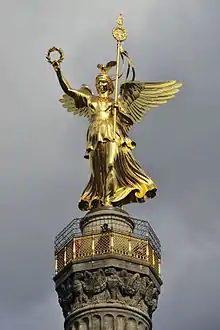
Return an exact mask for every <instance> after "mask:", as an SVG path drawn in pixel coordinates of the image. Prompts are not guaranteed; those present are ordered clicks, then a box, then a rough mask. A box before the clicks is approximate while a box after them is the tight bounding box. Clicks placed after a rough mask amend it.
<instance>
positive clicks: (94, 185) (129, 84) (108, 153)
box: [47, 15, 182, 211]
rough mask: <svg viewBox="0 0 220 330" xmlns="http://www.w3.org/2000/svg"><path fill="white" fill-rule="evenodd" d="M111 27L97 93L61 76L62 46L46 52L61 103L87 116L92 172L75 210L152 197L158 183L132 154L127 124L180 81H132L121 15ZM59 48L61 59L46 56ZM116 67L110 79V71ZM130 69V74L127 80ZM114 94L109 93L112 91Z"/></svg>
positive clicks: (139, 117)
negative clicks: (111, 56)
mask: <svg viewBox="0 0 220 330" xmlns="http://www.w3.org/2000/svg"><path fill="white" fill-rule="evenodd" d="M117 23H118V25H117V26H116V27H115V28H114V29H113V30H112V34H113V36H114V38H115V39H116V41H117V59H116V61H111V62H108V63H107V64H106V65H103V64H99V65H98V69H100V70H101V72H100V74H99V75H98V76H97V77H96V89H97V92H98V95H97V96H96V95H94V93H93V92H92V91H91V89H90V88H89V87H88V86H86V85H82V87H81V88H80V89H79V90H76V89H72V88H71V87H70V85H69V84H68V82H67V81H66V80H65V78H64V77H63V74H62V72H61V67H60V64H61V62H62V60H63V58H64V56H63V52H62V50H61V49H58V48H56V47H53V48H51V49H49V51H48V54H47V59H48V61H49V62H50V63H51V64H52V66H53V68H54V70H55V72H56V74H57V77H58V80H59V83H60V86H61V88H62V89H63V91H64V93H65V94H64V95H63V97H62V98H61V99H60V102H61V103H62V104H63V107H64V108H67V111H68V112H71V113H72V114H74V115H80V116H85V117H87V118H88V119H89V127H88V131H87V148H86V153H85V158H87V159H89V161H90V168H91V177H90V180H89V182H88V184H87V186H86V188H85V190H84V191H83V193H82V195H81V198H80V202H79V209H80V210H82V211H87V210H90V209H92V208H95V207H99V206H104V205H105V206H107V205H108V206H109V205H112V206H120V207H122V206H123V205H125V204H128V203H134V202H144V201H145V200H146V199H147V198H148V199H151V198H153V197H155V196H156V191H157V187H156V184H155V183H154V181H153V180H152V179H151V178H150V177H149V176H148V175H147V174H146V173H145V171H144V170H143V169H142V167H141V166H140V164H139V163H138V162H137V161H136V159H135V158H134V156H133V154H132V150H133V149H134V148H135V146H136V143H135V142H134V141H132V140H131V139H130V138H129V136H128V133H129V130H130V129H131V127H132V126H133V125H134V124H135V123H137V122H140V121H141V120H142V118H143V117H144V114H145V113H146V112H148V111H149V110H151V109H152V108H155V107H157V106H158V105H160V104H164V103H166V102H167V101H168V100H169V99H171V98H173V97H174V96H175V94H176V93H177V92H178V91H179V88H180V87H181V86H182V84H181V83H178V82H176V81H175V80H170V81H165V82H139V81H136V80H134V78H135V72H134V66H133V64H132V62H131V60H130V57H129V55H128V53H127V52H126V51H125V50H124V49H123V48H122V45H121V43H122V41H124V40H125V39H126V38H127V33H126V31H125V29H124V27H123V18H122V16H121V15H120V16H119V17H118V19H117ZM53 51H58V52H59V54H60V58H59V59H56V60H52V59H51V53H52V52H53ZM120 58H121V59H122V62H123V63H124V60H125V59H126V60H127V62H128V70H127V76H126V81H125V82H123V83H122V84H121V85H120V92H119V93H118V80H119V78H121V76H122V75H123V71H122V73H121V74H119V60H120ZM115 66H116V76H115V78H113V77H111V76H110V75H109V71H110V70H111V69H112V68H113V67H115ZM131 68H132V72H133V77H132V79H131V80H127V78H128V77H129V74H130V69H131ZM113 93H114V98H113V97H111V95H112V94H113Z"/></svg>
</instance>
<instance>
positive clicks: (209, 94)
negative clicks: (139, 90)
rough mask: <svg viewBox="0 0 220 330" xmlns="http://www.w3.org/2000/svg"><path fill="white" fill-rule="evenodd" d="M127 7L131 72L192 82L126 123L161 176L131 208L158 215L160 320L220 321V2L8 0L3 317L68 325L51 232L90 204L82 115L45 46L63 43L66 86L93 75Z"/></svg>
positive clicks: (3, 83) (179, 325)
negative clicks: (83, 197) (67, 106)
mask: <svg viewBox="0 0 220 330" xmlns="http://www.w3.org/2000/svg"><path fill="white" fill-rule="evenodd" d="M121 11H122V12H123V14H124V16H125V26H126V28H127V30H128V34H129V37H128V40H127V41H126V46H125V48H126V49H128V50H129V52H130V54H131V56H132V58H133V60H134V62H135V63H136V68H137V79H138V80H147V81H154V80H169V79H176V80H179V81H183V83H184V88H183V90H182V91H181V93H179V94H178V95H177V97H176V99H175V100H172V101H170V102H169V103H168V104H167V105H166V106H161V107H160V108H157V109H155V110H153V111H152V112H151V113H150V114H149V115H148V116H146V117H145V119H144V120H143V121H142V123H141V124H139V125H138V126H137V127H135V128H134V130H133V132H132V137H133V138H134V140H135V141H136V142H137V148H136V151H135V154H136V156H137V159H138V160H139V161H140V162H141V163H142V164H143V166H144V168H145V169H146V171H147V172H148V173H149V175H150V176H151V177H152V178H153V179H154V180H155V181H156V183H157V185H158V188H159V196H158V197H157V198H156V199H155V200H153V201H150V202H149V203H147V204H143V205H132V206H129V207H128V208H127V210H128V211H129V212H130V214H131V215H132V216H134V217H139V218H142V219H146V220H149V221H150V223H151V224H152V226H153V228H154V229H155V231H156V233H157V234H158V236H159V238H160V240H161V244H162V248H163V265H162V277H163V280H164V285H163V287H162V293H161V296H160V301H159V308H158V310H157V312H156V313H155V315H154V329H156V330H164V329H165V330H177V329H178V330H185V329H190V330H207V329H209V330H219V323H220V313H219V306H220V285H219V272H220V244H219V237H220V224H219V214H220V199H219V196H220V180H219V169H220V147H219V141H220V129H219V126H220V114H219V111H220V110H219V108H220V101H219V77H220V69H219V68H220V37H219V32H218V31H219V29H220V24H219V12H220V2H219V0H185V1H181V0H143V1H142V0H137V1H130V0H126V1H125V0H117V1H116V0H112V1H103V0H102V1H99V0H93V1H88V0H87V1H82V2H81V1H74V0H64V1H58V0H37V1H33V0H32V1H31V0H19V1H18V0H8V1H1V11H0V37H1V42H0V52H1V61H0V70H1V75H0V88H1V106H0V109H1V110H0V113H1V117H0V153H1V162H0V211H1V230H0V265H1V267H0V329H4V330H14V329H15V328H16V329H17V330H29V329H31V330H39V329H40V330H48V329H51V330H52V329H53V330H59V329H62V328H63V317H62V313H61V310H60V308H59V306H58V303H57V297H56V294H55V291H54V284H53V281H52V275H53V239H54V237H55V235H56V234H57V232H59V231H60V230H61V229H62V228H63V227H64V226H65V225H66V224H67V223H68V222H70V221H71V219H72V217H78V216H81V215H83V213H81V212H80V211H78V210H77V202H78V199H79V196H80V194H81V192H82V190H83V189H84V186H85V184H86V183H87V180H88V176H89V166H88V162H87V161H86V160H84V159H83V155H84V148H85V131H86V127H87V121H86V120H85V119H83V118H81V117H79V118H77V117H72V116H71V115H70V114H67V113H66V112H65V110H64V109H63V108H62V107H61V104H60V103H59V102H58V99H59V98H60V96H61V95H62V92H61V89H60V87H59V85H58V82H57V80H56V76H55V74H54V72H53V70H52V68H51V67H50V65H49V64H48V63H47V62H46V61H45V53H46V51H47V50H48V48H50V47H51V46H54V45H56V46H57V47H61V48H62V49H63V50H64V52H65V61H64V63H63V72H64V75H65V77H66V78H67V79H68V80H69V82H70V83H71V85H72V86H73V87H75V88H79V87H80V85H81V84H82V83H87V84H89V85H90V86H92V87H93V86H94V78H95V75H96V74H97V69H96V65H97V63H100V62H101V63H102V62H105V61H108V60H112V59H114V58H115V43H114V40H113V38H112V36H111V29H112V27H113V26H114V25H115V19H116V16H117V15H118V14H119V13H120V12H121Z"/></svg>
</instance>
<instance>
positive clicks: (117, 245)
mask: <svg viewBox="0 0 220 330" xmlns="http://www.w3.org/2000/svg"><path fill="white" fill-rule="evenodd" d="M106 258H108V259H109V258H114V259H120V260H125V261H128V262H129V261H130V262H132V263H138V264H142V265H146V266H149V268H150V269H151V270H152V271H153V272H154V273H156V274H157V276H159V277H160V261H161V245H160V241H159V239H158V237H157V236H156V234H155V232H154V231H153V229H152V227H151V226H150V224H149V222H148V221H144V220H139V219H136V218H132V217H130V216H129V214H128V213H127V212H125V211H123V210H122V209H119V208H110V207H102V208H99V209H95V210H92V211H90V212H88V213H87V214H86V215H85V216H84V217H83V218H76V219H73V220H72V221H71V222H70V223H69V224H68V225H67V226H66V227H65V228H64V229H63V230H62V231H61V232H60V233H59V234H58V235H57V236H56V238H55V275H58V274H60V273H61V272H62V273H63V272H65V271H64V269H66V267H69V266H70V265H74V264H76V263H82V262H86V261H95V260H100V259H106Z"/></svg>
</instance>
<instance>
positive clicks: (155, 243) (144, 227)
mask: <svg viewBox="0 0 220 330" xmlns="http://www.w3.org/2000/svg"><path fill="white" fill-rule="evenodd" d="M82 219H83V218H76V219H73V220H72V221H71V222H70V223H69V224H68V225H67V226H66V227H65V228H64V229H63V230H62V231H61V232H60V233H59V234H58V235H57V236H56V238H55V253H58V252H59V251H60V250H61V249H62V248H63V247H64V246H66V245H67V244H68V243H69V242H71V241H72V240H73V238H74V237H75V238H77V237H80V236H82V233H81V231H80V221H81V220H82ZM100 219H101V220H103V219H104V220H105V221H106V222H108V223H109V224H110V227H111V221H114V220H115V218H114V217H113V216H105V215H104V216H103V215H102V216H101V217H100ZM130 219H131V220H132V221H133V222H134V225H135V227H134V231H133V233H132V234H131V236H132V237H136V238H140V239H144V240H146V239H147V238H148V240H149V243H150V245H151V246H152V248H153V249H154V251H155V252H156V253H157V254H158V255H160V254H161V245H160V241H159V239H158V237H157V236H156V234H155V232H154V230H153V229H152V227H151V225H150V224H149V222H148V221H145V220H139V219H136V218H130ZM96 220H99V218H98V217H96ZM97 223H98V222H97ZM117 232H118V233H121V234H124V230H123V227H119V228H118V229H117Z"/></svg>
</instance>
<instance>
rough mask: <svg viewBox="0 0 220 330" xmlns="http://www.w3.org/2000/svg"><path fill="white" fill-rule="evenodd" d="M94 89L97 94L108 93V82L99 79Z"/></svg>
mask: <svg viewBox="0 0 220 330" xmlns="http://www.w3.org/2000/svg"><path fill="white" fill-rule="evenodd" d="M96 88H97V91H98V93H99V94H101V95H102V94H106V93H107V92H109V88H108V82H107V80H105V79H100V80H98V81H97V83H96Z"/></svg>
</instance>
